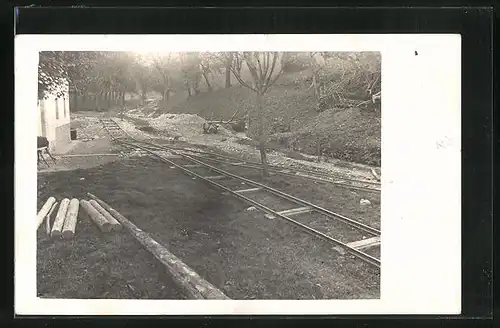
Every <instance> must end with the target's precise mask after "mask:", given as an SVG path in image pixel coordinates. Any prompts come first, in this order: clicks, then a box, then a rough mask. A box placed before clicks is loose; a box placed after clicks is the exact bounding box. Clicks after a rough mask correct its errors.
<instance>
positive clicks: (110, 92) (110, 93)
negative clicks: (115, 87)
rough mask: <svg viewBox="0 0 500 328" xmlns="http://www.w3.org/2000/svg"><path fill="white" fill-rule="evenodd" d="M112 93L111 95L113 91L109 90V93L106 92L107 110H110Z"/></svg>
mask: <svg viewBox="0 0 500 328" xmlns="http://www.w3.org/2000/svg"><path fill="white" fill-rule="evenodd" d="M112 93H113V91H112V90H109V91H108V92H107V94H108V109H110V108H111V95H112Z"/></svg>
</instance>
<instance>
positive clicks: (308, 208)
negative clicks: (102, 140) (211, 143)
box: [101, 119, 380, 268]
mask: <svg viewBox="0 0 500 328" xmlns="http://www.w3.org/2000/svg"><path fill="white" fill-rule="evenodd" d="M101 121H102V123H103V125H104V126H105V128H106V130H107V131H108V133H109V134H110V136H111V138H112V139H113V140H115V141H117V142H118V143H120V144H121V145H123V146H125V147H128V148H130V149H134V150H141V151H144V152H146V153H148V154H149V155H152V156H153V157H156V158H158V159H160V160H161V161H163V162H165V163H168V164H170V165H172V166H174V167H177V168H179V169H181V170H182V171H183V172H185V173H187V174H188V175H190V176H193V177H196V178H198V179H201V180H203V181H206V182H208V183H209V184H211V185H214V186H216V187H218V188H220V189H222V190H224V191H225V192H227V193H229V194H232V195H233V196H235V197H237V198H240V199H242V200H243V201H245V202H247V203H249V204H251V205H253V206H255V207H256V208H258V209H260V210H262V211H263V212H266V213H268V214H270V215H272V216H274V217H278V218H281V219H283V220H285V221H286V222H288V223H292V224H293V225H295V226H297V227H299V228H301V229H302V230H305V231H306V232H308V233H310V234H312V235H313V236H315V237H318V238H321V239H323V240H326V241H328V242H330V243H332V244H334V245H335V246H337V247H341V248H342V249H344V250H345V251H347V252H348V253H350V254H352V255H354V256H355V257H357V258H359V259H361V260H363V261H364V262H366V263H368V264H370V265H372V266H374V267H377V268H380V260H379V259H377V258H375V257H373V256H371V255H368V254H367V253H364V252H362V251H360V250H358V249H357V248H356V247H353V246H350V245H349V244H348V243H345V242H342V241H340V240H338V239H335V238H333V237H331V236H329V235H327V234H325V233H323V232H321V231H318V230H316V229H314V228H312V227H310V226H308V225H305V224H303V223H301V222H299V221H297V220H294V219H292V218H290V217H289V216H291V215H293V214H299V213H314V212H316V213H320V214H322V215H324V216H325V217H327V218H328V219H333V220H337V221H340V222H343V223H345V224H348V225H349V226H351V227H354V228H356V229H359V230H361V231H363V232H365V233H368V234H369V235H371V236H374V237H375V238H380V231H379V230H377V229H375V228H373V227H370V226H367V225H364V224H362V223H360V222H357V221H355V220H352V219H349V218H347V217H345V216H342V215H340V214H337V213H334V212H332V211H329V210H327V209H325V208H322V207H320V206H317V205H315V204H312V203H310V202H307V201H305V200H302V199H300V198H297V197H295V196H292V195H289V194H286V193H284V192H282V191H280V190H277V189H274V188H271V187H269V186H267V185H264V184H261V183H258V182H255V181H252V180H250V179H246V178H244V177H241V176H238V175H236V174H233V173H230V172H227V171H224V170H222V169H220V168H217V167H215V166H212V165H210V164H208V163H205V162H203V161H202V160H200V159H197V158H194V157H192V156H189V155H186V154H184V153H182V152H180V151H174V150H172V149H169V148H167V147H163V146H162V145H157V144H153V143H149V142H143V141H139V140H136V139H135V138H133V137H132V136H130V135H129V134H127V133H126V132H125V131H123V130H122V129H121V128H120V127H119V125H118V124H116V122H114V121H113V120H112V119H101ZM111 122H113V123H114V124H113V123H111ZM110 127H111V128H110ZM164 151H168V152H170V153H172V154H174V155H176V156H178V157H180V158H182V159H184V160H187V161H188V162H190V163H194V165H196V166H201V167H204V168H206V169H208V170H209V171H212V172H216V173H218V174H220V175H221V176H223V177H225V178H229V179H235V180H239V181H243V182H245V183H246V184H247V185H250V186H253V187H254V188H249V189H244V190H232V189H231V188H228V187H226V186H224V185H223V184H220V183H218V182H216V181H214V180H215V179H214V178H215V177H213V176H203V175H201V174H199V173H196V172H194V171H192V170H190V169H189V168H188V167H192V166H193V164H189V165H180V164H178V163H176V162H175V161H172V160H171V159H169V158H168V157H167V156H165V155H163V154H159V153H158V152H164ZM219 177H220V176H219ZM253 191H265V192H267V193H270V194H272V195H275V196H277V197H278V198H281V199H285V200H287V201H290V202H292V203H295V204H297V205H301V206H302V207H299V208H295V209H289V210H285V211H277V210H273V209H271V208H269V207H268V206H266V205H263V204H261V203H260V202H258V201H256V200H253V199H251V198H249V197H247V196H245V195H243V193H247V192H253Z"/></svg>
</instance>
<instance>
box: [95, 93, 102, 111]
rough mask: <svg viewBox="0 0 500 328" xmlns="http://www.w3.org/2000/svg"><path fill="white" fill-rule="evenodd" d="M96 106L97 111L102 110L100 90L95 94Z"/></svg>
mask: <svg viewBox="0 0 500 328" xmlns="http://www.w3.org/2000/svg"><path fill="white" fill-rule="evenodd" d="M95 106H96V109H97V111H100V110H101V103H100V102H99V93H98V92H96V94H95Z"/></svg>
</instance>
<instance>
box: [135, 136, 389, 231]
mask: <svg viewBox="0 0 500 328" xmlns="http://www.w3.org/2000/svg"><path fill="white" fill-rule="evenodd" d="M135 141H136V142H139V143H143V144H146V145H152V146H157V147H158V148H162V146H161V145H157V144H154V143H149V142H143V141H138V140H135ZM141 147H144V146H141ZM144 148H147V147H144ZM170 152H171V153H173V154H176V155H179V156H182V157H183V158H185V159H188V160H190V161H192V162H195V163H198V164H200V165H202V166H204V167H206V168H208V169H209V170H211V171H214V172H218V173H220V174H222V175H225V176H229V177H232V178H234V179H237V180H241V181H244V182H246V183H248V184H250V185H253V186H256V187H260V188H262V189H265V190H267V191H269V192H270V193H272V194H274V195H277V196H280V197H281V198H284V199H287V200H289V201H291V202H293V203H296V204H299V205H303V206H304V205H305V206H309V207H311V208H313V209H314V210H315V211H316V212H319V213H322V214H324V215H326V216H327V217H329V218H332V219H336V220H339V221H342V222H344V223H346V224H349V225H351V226H353V227H355V228H358V229H360V230H363V231H365V232H367V233H369V234H370V235H372V236H380V230H378V229H375V228H373V227H370V226H367V225H365V224H363V223H360V222H358V221H355V220H352V219H349V218H348V217H345V216H343V215H341V214H338V213H335V212H332V211H330V210H328V209H325V208H323V207H321V206H318V205H315V204H313V203H310V202H308V201H305V200H303V199H300V198H297V197H295V196H292V195H289V194H287V193H284V192H282V191H280V190H277V189H274V188H272V187H269V186H267V185H265V184H262V183H259V182H256V181H253V180H250V179H247V178H244V177H241V176H239V175H236V174H234V173H231V172H227V171H225V170H222V169H220V168H217V167H215V166H212V165H210V164H207V163H204V162H203V161H201V160H198V159H195V158H193V157H191V156H189V155H186V154H182V153H179V152H175V151H172V150H170Z"/></svg>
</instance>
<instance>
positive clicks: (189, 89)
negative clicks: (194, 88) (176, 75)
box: [186, 84, 191, 98]
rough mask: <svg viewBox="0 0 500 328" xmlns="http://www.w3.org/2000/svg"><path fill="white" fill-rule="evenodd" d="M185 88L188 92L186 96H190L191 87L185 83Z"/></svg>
mask: <svg viewBox="0 0 500 328" xmlns="http://www.w3.org/2000/svg"><path fill="white" fill-rule="evenodd" d="M186 90H187V93H188V98H189V97H191V87H190V86H189V84H186Z"/></svg>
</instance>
